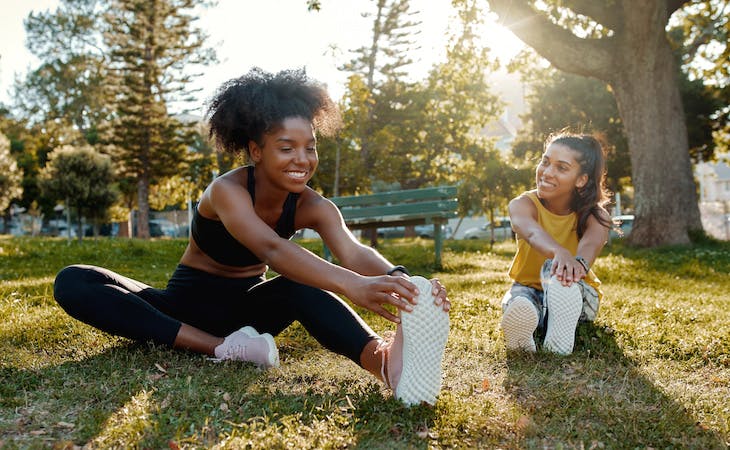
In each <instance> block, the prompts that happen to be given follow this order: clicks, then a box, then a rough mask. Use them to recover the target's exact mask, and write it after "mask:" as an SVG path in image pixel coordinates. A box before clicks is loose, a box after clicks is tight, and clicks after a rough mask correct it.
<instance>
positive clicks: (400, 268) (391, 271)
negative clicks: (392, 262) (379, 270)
mask: <svg viewBox="0 0 730 450" xmlns="http://www.w3.org/2000/svg"><path fill="white" fill-rule="evenodd" d="M393 272H403V273H404V274H406V275H408V276H409V277H410V276H411V274H410V272H408V269H406V268H405V267H403V266H394V267H393V268H392V269H390V270H389V271H387V272H385V273H386V274H387V275H393Z"/></svg>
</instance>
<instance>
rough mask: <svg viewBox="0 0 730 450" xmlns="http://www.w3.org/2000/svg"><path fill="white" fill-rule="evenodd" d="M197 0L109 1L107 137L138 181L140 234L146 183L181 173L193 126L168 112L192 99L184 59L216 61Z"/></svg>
mask: <svg viewBox="0 0 730 450" xmlns="http://www.w3.org/2000/svg"><path fill="white" fill-rule="evenodd" d="M206 5H207V3H206V2H205V1H203V0H112V1H111V2H110V9H109V11H108V13H107V14H106V21H107V23H108V26H109V29H108V32H106V33H105V35H104V40H105V43H106V45H107V46H108V47H109V49H110V52H109V56H110V58H111V72H112V74H113V79H114V82H112V83H111V86H112V87H113V94H114V97H115V98H116V119H115V122H114V125H113V128H112V130H111V136H110V142H111V143H112V144H113V145H114V147H115V150H114V156H115V159H116V160H117V161H118V163H119V165H120V171H121V175H122V176H126V177H131V178H133V179H135V180H136V191H137V205H138V208H139V216H138V220H137V223H138V227H137V228H138V236H139V237H142V238H148V237H149V225H148V224H149V190H150V185H151V184H153V183H154V182H155V181H156V180H158V179H160V178H162V177H166V176H171V175H174V174H177V173H180V172H181V171H182V170H183V164H184V163H185V161H186V158H187V151H188V146H189V144H190V142H191V133H190V132H189V131H188V129H187V128H186V127H185V125H183V124H182V123H181V122H179V121H177V120H175V119H174V118H173V117H171V115H170V110H169V109H170V106H171V105H173V104H174V103H176V102H177V103H181V104H185V103H187V102H190V101H193V100H194V99H195V97H194V94H195V92H192V91H190V90H189V88H188V85H189V82H190V81H191V80H192V79H193V78H194V77H195V76H196V74H193V73H191V71H190V66H201V65H207V64H209V63H211V62H213V61H214V60H215V53H214V51H213V50H212V49H208V48H206V47H205V46H204V44H205V38H206V35H205V34H204V33H203V32H202V30H200V29H199V28H197V27H195V26H194V21H195V20H196V17H195V16H193V15H192V14H191V13H192V10H193V9H194V8H196V7H201V6H206Z"/></svg>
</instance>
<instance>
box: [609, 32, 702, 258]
mask: <svg viewBox="0 0 730 450" xmlns="http://www.w3.org/2000/svg"><path fill="white" fill-rule="evenodd" d="M638 38H639V39H641V37H638ZM647 39H648V37H647ZM647 53H648V52H647ZM622 56H623V57H624V58H625V60H624V61H621V62H619V65H621V66H622V67H623V70H622V71H617V73H616V77H615V79H614V80H612V81H611V86H612V88H613V90H614V95H615V97H616V102H617V104H618V108H619V111H620V114H621V119H622V121H623V123H624V128H625V130H626V137H627V138H628V143H629V153H630V155H631V172H632V176H631V179H632V184H633V186H634V192H635V198H636V211H635V215H636V221H635V222H634V227H633V229H632V231H631V235H630V237H629V242H630V243H632V244H635V245H639V246H649V247H653V246H658V245H667V244H686V243H689V242H690V236H689V233H688V232H689V231H691V230H701V229H702V223H701V221H700V210H699V206H698V204H697V195H696V189H697V188H696V186H695V183H694V178H693V174H692V164H691V161H690V157H689V151H688V149H689V145H688V142H687V127H686V123H685V117H684V109H683V106H682V100H681V97H680V94H679V87H678V80H677V70H678V69H677V67H676V63H675V61H674V57H673V56H672V53H671V49H670V47H669V43H668V42H667V41H666V39H665V38H664V36H661V42H659V43H657V47H656V49H655V51H653V52H651V54H642V49H632V52H625V53H623V54H622Z"/></svg>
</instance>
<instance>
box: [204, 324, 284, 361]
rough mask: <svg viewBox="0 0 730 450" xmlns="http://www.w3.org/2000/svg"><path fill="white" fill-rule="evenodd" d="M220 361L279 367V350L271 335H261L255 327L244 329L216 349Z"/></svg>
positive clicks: (229, 336) (233, 334)
mask: <svg viewBox="0 0 730 450" xmlns="http://www.w3.org/2000/svg"><path fill="white" fill-rule="evenodd" d="M215 357H216V358H217V359H218V360H226V359H230V360H233V361H246V362H252V363H254V364H256V365H257V366H259V367H263V368H264V369H268V368H269V367H279V350H278V349H277V348H276V342H274V338H273V337H272V336H271V335H270V334H269V333H264V334H259V333H258V332H257V331H256V330H255V329H254V328H253V327H250V326H247V327H243V328H241V329H240V330H238V331H235V332H233V333H231V334H229V335H228V336H226V338H225V339H224V340H223V343H222V344H220V345H219V346H217V347H216V348H215Z"/></svg>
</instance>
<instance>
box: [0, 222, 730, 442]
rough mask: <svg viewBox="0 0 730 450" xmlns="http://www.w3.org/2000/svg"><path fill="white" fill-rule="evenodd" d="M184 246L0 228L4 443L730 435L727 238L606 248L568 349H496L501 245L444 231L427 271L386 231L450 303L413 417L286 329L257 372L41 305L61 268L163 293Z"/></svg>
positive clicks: (379, 322)
mask: <svg viewBox="0 0 730 450" xmlns="http://www.w3.org/2000/svg"><path fill="white" fill-rule="evenodd" d="M304 244H305V245H306V246H307V247H308V248H310V249H312V250H314V251H321V245H320V244H318V243H317V242H314V241H312V242H304ZM185 245H186V242H185V241H184V240H160V241H152V242H142V241H127V240H96V241H95V240H86V241H84V242H82V243H78V242H71V243H67V242H66V241H65V240H62V239H50V238H10V237H7V236H6V237H0V448H73V447H74V446H86V448H108V447H121V448H209V447H216V448H242V447H246V448H342V447H360V448H441V447H458V448H497V447H498V448H540V449H543V448H547V449H561V448H580V449H584V448H585V449H589V448H608V449H613V448H630V449H633V448H696V449H723V448H728V446H729V445H730V400H729V399H730V275H728V273H730V244H729V243H716V242H708V243H705V244H700V245H696V246H694V247H678V248H664V249H655V250H637V249H629V248H624V247H622V246H620V245H617V244H614V245H613V246H612V247H611V248H607V249H606V251H605V252H604V255H603V256H602V257H601V258H600V259H599V261H598V262H597V263H596V267H595V270H596V272H597V274H598V276H599V277H600V278H601V279H602V280H603V282H604V285H605V291H606V299H604V302H603V304H602V305H601V310H600V312H599V316H598V319H597V321H596V323H595V324H590V325H588V324H584V325H581V326H580V327H579V332H578V338H577V341H576V351H575V352H574V353H573V355H571V356H568V357H560V356H556V355H552V354H546V353H540V352H538V353H537V354H525V353H509V354H508V353H506V352H505V349H504V345H503V340H502V337H501V331H500V329H499V320H500V316H501V311H500V300H501V297H502V295H503V293H504V291H505V290H506V289H507V287H508V286H509V281H508V279H507V277H506V275H505V273H506V270H507V267H508V265H509V262H510V260H511V257H512V254H513V252H514V245H513V244H512V243H505V244H500V245H498V246H495V247H494V248H493V249H492V250H491V251H490V249H489V247H488V244H487V243H485V242H483V241H482V242H475V241H447V243H446V245H445V251H444V257H443V259H444V269H443V270H442V271H439V272H434V271H433V268H432V267H431V266H430V264H431V262H432V261H433V243H432V242H429V241H425V240H420V239H396V240H390V241H386V242H385V244H384V245H382V248H381V250H382V252H383V253H384V254H385V255H386V256H387V257H388V258H390V259H391V260H392V261H394V262H396V263H399V264H404V265H406V266H407V267H409V269H411V272H414V273H416V274H420V275H424V276H427V277H430V276H435V277H439V278H440V279H441V280H442V281H443V283H444V284H445V285H446V286H447V287H448V289H449V296H450V299H451V301H452V303H453V309H452V313H451V324H452V329H451V334H450V337H449V342H448V345H447V349H446V356H445V360H444V389H443V391H442V393H441V395H440V397H439V400H438V402H437V404H436V406H435V407H434V408H429V407H426V406H418V407H413V408H410V409H409V408H406V407H404V406H403V405H402V404H400V403H399V402H397V401H395V400H393V399H392V398H391V397H390V394H389V393H388V392H387V391H386V389H385V388H383V387H382V386H381V385H380V384H379V383H378V382H376V381H375V379H374V378H372V377H371V376H369V375H367V374H366V373H365V372H364V371H362V370H360V369H358V368H357V367H356V366H354V365H353V364H352V363H351V362H350V361H349V360H347V359H345V358H344V357H340V356H337V355H334V354H331V353H329V352H327V351H325V350H323V349H322V348H321V347H320V346H319V345H318V344H317V343H316V342H315V341H314V340H313V339H312V338H311V337H309V336H308V335H307V334H306V333H305V332H304V330H303V329H302V328H301V327H300V326H298V325H294V326H292V327H290V328H289V329H288V330H287V331H286V332H285V333H284V334H282V335H281V336H279V337H278V338H277V343H278V345H279V348H280V352H281V358H282V367H281V368H280V369H274V370H270V371H260V370H257V369H256V368H254V367H253V366H252V365H249V364H244V363H235V362H224V363H214V362H211V361H209V360H207V359H206V358H205V357H203V356H201V355H197V354H192V353H186V352H179V351H171V350H168V349H166V348H160V347H155V346H152V345H150V344H139V343H133V342H130V341H128V340H125V339H121V338H116V337H112V336H109V335H107V334H104V333H102V332H99V331H96V330H94V329H92V328H91V327H89V326H87V325H84V324H82V323H80V322H77V321H75V320H74V319H72V318H70V317H69V316H67V315H66V314H65V313H64V312H63V311H62V310H61V309H60V308H59V307H58V306H57V305H56V303H55V301H54V300H53V295H52V289H53V278H54V276H55V274H56V272H57V271H58V270H59V269H61V268H62V267H64V266H65V265H68V264H72V263H81V262H83V263H88V264H97V265H101V266H105V267H108V268H111V269H113V270H116V271H118V272H120V273H122V274H125V275H128V276H131V277H133V278H137V279H139V280H143V281H146V282H147V283H149V284H151V285H153V286H156V287H163V286H164V284H165V282H166V281H167V278H168V277H169V276H170V274H171V272H172V270H173V269H174V268H175V265H176V263H177V260H178V258H179V256H180V255H181V254H182V251H183V249H184V247H185ZM201 301H205V299H201ZM365 317H366V320H367V321H368V322H369V323H370V324H371V325H372V326H373V328H374V329H375V330H376V331H379V332H380V331H385V330H389V329H392V327H391V326H390V325H389V324H388V323H386V321H385V320H383V319H380V318H379V317H376V316H374V315H372V314H365Z"/></svg>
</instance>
